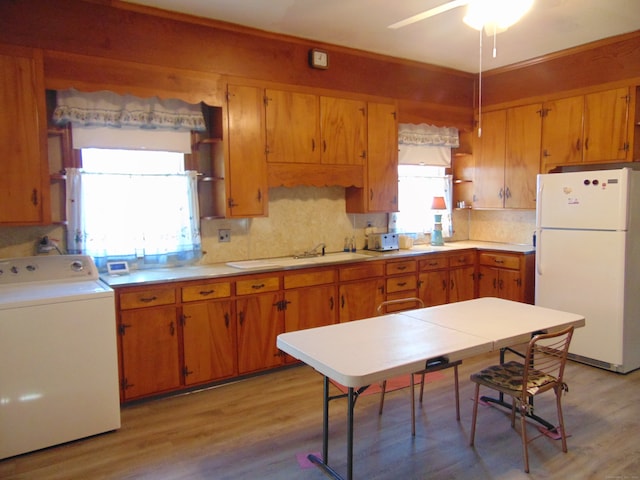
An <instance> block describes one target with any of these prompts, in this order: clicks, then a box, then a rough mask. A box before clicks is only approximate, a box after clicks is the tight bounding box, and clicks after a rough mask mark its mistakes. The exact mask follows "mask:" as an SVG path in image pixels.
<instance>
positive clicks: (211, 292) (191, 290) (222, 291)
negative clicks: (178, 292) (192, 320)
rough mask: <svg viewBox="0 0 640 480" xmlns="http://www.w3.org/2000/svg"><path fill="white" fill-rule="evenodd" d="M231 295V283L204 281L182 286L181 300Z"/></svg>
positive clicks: (190, 300) (193, 300) (191, 300)
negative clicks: (200, 283) (199, 283)
mask: <svg viewBox="0 0 640 480" xmlns="http://www.w3.org/2000/svg"><path fill="white" fill-rule="evenodd" d="M229 296H231V284H230V283H229V282H225V283H205V284H202V285H193V286H189V287H183V288H182V301H183V302H195V301H196V300H207V299H209V298H223V297H229Z"/></svg>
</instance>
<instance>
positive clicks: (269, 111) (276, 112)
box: [265, 90, 320, 163]
mask: <svg viewBox="0 0 640 480" xmlns="http://www.w3.org/2000/svg"><path fill="white" fill-rule="evenodd" d="M266 95H267V101H266V102H265V104H266V127H267V161H269V162H274V163H277V162H279V163H319V162H320V133H319V130H320V125H319V107H320V104H319V99H318V96H317V95H312V94H307V93H295V92H286V91H282V90H267V91H266Z"/></svg>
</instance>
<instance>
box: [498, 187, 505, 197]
mask: <svg viewBox="0 0 640 480" xmlns="http://www.w3.org/2000/svg"><path fill="white" fill-rule="evenodd" d="M503 192H504V189H503V188H501V189H500V191H499V192H498V198H500V200H502V196H503V195H502V194H503Z"/></svg>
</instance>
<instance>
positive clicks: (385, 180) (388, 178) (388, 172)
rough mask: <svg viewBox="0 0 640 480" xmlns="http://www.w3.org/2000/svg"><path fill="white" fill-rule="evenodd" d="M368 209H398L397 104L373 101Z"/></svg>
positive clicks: (369, 118)
mask: <svg viewBox="0 0 640 480" xmlns="http://www.w3.org/2000/svg"><path fill="white" fill-rule="evenodd" d="M367 123H368V132H369V135H368V157H367V182H366V188H367V190H368V192H367V195H366V197H367V203H368V204H367V211H368V212H395V211H397V210H398V123H397V121H396V108H395V105H391V104H381V103H369V106H368V115H367Z"/></svg>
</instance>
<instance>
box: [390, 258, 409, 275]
mask: <svg viewBox="0 0 640 480" xmlns="http://www.w3.org/2000/svg"><path fill="white" fill-rule="evenodd" d="M415 271H416V261H415V260H405V261H403V262H389V263H387V275H397V274H399V273H411V272H415Z"/></svg>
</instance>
